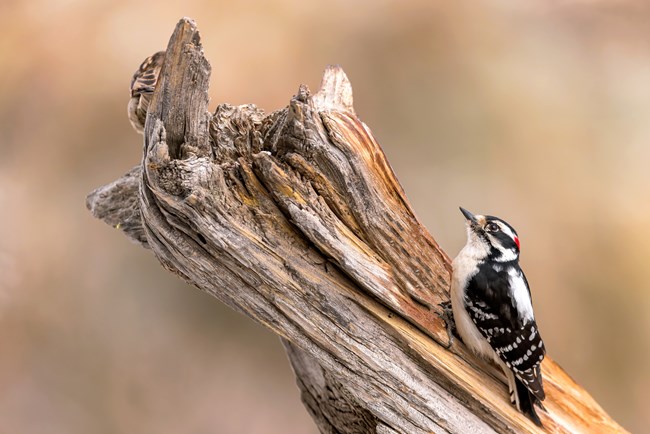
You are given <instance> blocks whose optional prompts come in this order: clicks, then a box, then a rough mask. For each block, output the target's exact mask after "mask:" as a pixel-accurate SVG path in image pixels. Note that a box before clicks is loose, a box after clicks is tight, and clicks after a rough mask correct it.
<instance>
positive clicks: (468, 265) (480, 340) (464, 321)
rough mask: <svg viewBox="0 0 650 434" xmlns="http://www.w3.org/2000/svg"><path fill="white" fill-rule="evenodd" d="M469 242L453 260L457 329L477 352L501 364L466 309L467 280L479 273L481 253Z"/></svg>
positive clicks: (453, 293) (453, 307)
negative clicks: (478, 262)
mask: <svg viewBox="0 0 650 434" xmlns="http://www.w3.org/2000/svg"><path fill="white" fill-rule="evenodd" d="M474 247H475V246H471V245H470V243H468V244H467V245H466V246H465V248H463V250H461V251H460V253H459V254H458V256H456V258H455V259H454V260H453V262H452V267H453V274H452V279H451V308H452V311H453V312H454V322H455V323H456V330H457V331H458V334H459V335H460V337H461V338H462V339H463V342H464V343H465V345H466V346H467V347H468V348H469V349H470V350H471V351H473V352H474V353H475V354H477V355H479V356H481V357H484V358H486V359H491V360H494V361H496V362H497V363H499V364H500V359H499V356H498V355H497V353H496V352H495V351H494V350H493V349H492V347H491V346H490V344H489V343H488V341H487V340H486V339H485V338H484V337H483V335H481V332H480V331H479V330H478V328H476V325H474V322H473V321H472V319H471V318H470V316H469V314H468V313H467V310H466V309H465V288H466V287H467V282H468V281H469V280H470V279H471V278H472V277H473V276H474V274H476V273H477V271H478V270H477V268H476V254H477V253H479V252H477V251H476V249H475V248H474Z"/></svg>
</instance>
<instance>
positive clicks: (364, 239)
mask: <svg viewBox="0 0 650 434" xmlns="http://www.w3.org/2000/svg"><path fill="white" fill-rule="evenodd" d="M209 77H210V65H209V63H208V62H207V60H206V59H205V57H204V56H203V52H202V48H201V44H200V38H199V33H198V31H197V28H196V26H195V24H194V22H193V21H191V20H189V19H183V20H181V21H180V22H179V23H178V25H177V27H176V30H175V31H174V34H173V35H172V37H171V39H170V41H169V45H168V47H167V55H166V59H165V63H164V65H163V68H162V72H161V77H160V80H159V82H158V85H157V88H156V91H155V93H154V96H153V100H152V102H151V106H150V108H149V112H148V116H147V121H146V126H145V136H144V145H145V146H144V158H143V160H142V163H141V165H138V166H137V167H135V168H133V169H132V170H131V171H130V172H129V173H127V174H126V175H124V176H123V177H122V178H120V179H118V180H117V181H115V182H113V183H112V184H109V185H107V186H104V187H101V188H99V189H98V190H96V191H94V192H93V193H91V194H90V195H89V196H88V199H87V204H88V208H89V209H90V210H91V212H92V213H93V214H94V215H95V216H96V217H98V218H100V219H102V220H104V221H105V222H107V223H109V224H111V225H113V226H115V227H119V228H120V229H121V230H122V231H123V232H124V233H125V234H126V235H127V236H128V237H130V238H131V239H133V240H134V241H136V242H138V243H140V244H141V245H143V246H144V247H147V248H149V249H151V250H152V251H153V253H154V254H155V255H156V257H157V258H158V259H159V260H160V262H161V264H162V265H163V266H164V267H165V268H166V269H168V270H170V271H172V272H173V273H175V274H177V275H179V276H181V277H182V278H183V279H185V280H186V281H187V282H189V283H191V284H192V285H194V286H196V287H197V288H199V289H201V290H203V291H205V292H207V293H209V294H211V295H213V296H214V297H216V298H218V299H219V300H221V301H222V302H224V303H226V304H227V305H228V306H230V307H232V308H233V309H235V310H237V311H240V312H242V313H244V314H246V315H248V316H249V317H251V318H253V319H254V320H255V321H258V322H260V323H261V324H264V325H265V326H267V327H269V328H270V329H271V330H273V331H274V332H275V333H277V334H278V335H280V336H281V337H282V338H283V341H284V343H285V347H286V350H287V353H288V355H289V359H290V361H291V363H292V365H293V367H294V371H295V373H296V377H297V381H298V385H299V387H300V389H301V391H302V399H303V402H304V403H305V405H306V407H307V409H308V410H309V412H310V413H311V415H312V416H313V418H314V420H315V422H316V424H317V425H318V427H319V429H320V430H321V432H324V433H373V432H377V433H395V432H399V433H430V432H436V433H441V432H454V433H483V432H495V431H497V432H537V431H539V429H538V428H537V427H536V426H535V425H533V423H532V422H530V421H529V420H528V419H527V418H526V417H524V416H523V415H521V414H520V413H518V412H517V411H516V410H515V409H514V408H513V407H512V406H511V405H510V403H509V401H508V393H507V388H506V386H505V384H504V383H503V382H502V378H501V376H500V374H499V373H498V372H497V371H496V370H495V369H494V368H493V367H491V366H488V365H485V364H482V363H481V362H479V361H477V360H476V359H475V358H474V357H472V356H471V355H469V354H467V353H466V352H465V350H464V347H463V346H462V344H461V343H456V344H454V345H453V346H452V348H451V349H450V350H447V349H445V347H446V346H447V344H448V339H447V334H446V331H445V325H444V322H443V321H442V320H440V319H439V317H438V315H437V313H438V312H439V310H440V309H439V307H438V304H439V303H441V302H443V301H446V300H448V288H449V280H450V262H449V258H448V256H447V255H446V254H445V253H444V252H443V251H442V250H441V249H440V247H438V245H437V244H436V242H435V241H434V239H433V238H432V237H431V235H430V234H429V233H428V232H427V230H426V229H425V228H424V227H423V226H422V225H421V224H420V223H419V222H418V220H417V218H416V217H415V215H414V213H413V210H412V209H411V206H410V205H409V203H408V200H407V199H406V197H405V195H404V191H403V190H402V188H401V186H400V185H399V183H398V181H397V179H396V178H395V175H394V173H393V171H392V169H391V167H390V165H389V164H388V162H387V161H386V157H385V156H384V153H383V152H382V150H381V148H380V147H379V145H378V144H377V142H376V141H375V140H374V138H373V136H372V134H371V132H370V129H369V128H368V127H367V126H366V125H365V124H363V123H362V122H361V121H360V120H359V119H358V118H357V117H356V115H355V112H354V108H353V105H352V88H351V86H350V83H349V81H348V79H347V77H346V76H345V74H344V73H343V71H342V70H341V69H340V68H339V67H329V68H328V69H327V70H326V71H325V74H324V77H323V82H322V85H321V89H320V90H319V91H318V93H316V94H313V95H312V94H311V93H310V91H309V90H308V89H307V87H305V86H301V87H300V88H299V89H298V93H297V94H296V95H295V96H294V97H293V98H292V99H291V101H290V103H289V105H288V107H286V108H284V109H282V110H278V111H275V112H273V113H270V114H265V113H264V112H263V111H262V110H260V109H258V108H257V107H255V106H254V105H244V106H239V107H233V106H230V105H227V104H221V105H219V106H218V107H217V109H216V111H215V113H214V114H210V113H209V112H208V93H207V89H208V82H209ZM543 371H544V378H545V385H546V390H547V396H548V398H547V400H546V401H545V406H546V409H547V410H548V412H540V415H541V418H542V422H543V423H544V425H545V428H546V430H548V431H549V432H623V430H622V428H621V427H619V426H618V425H617V424H616V422H614V421H613V420H612V419H611V418H610V417H609V416H608V415H607V414H606V413H605V412H604V411H603V410H602V409H601V408H600V407H599V406H598V404H597V403H596V402H595V401H594V400H593V399H592V398H591V396H589V394H588V393H587V392H585V391H584V390H583V389H582V388H581V387H580V386H579V385H577V384H576V383H575V382H573V381H572V380H571V379H570V378H569V377H568V376H567V375H566V374H565V373H564V372H563V370H562V369H561V368H560V367H559V366H558V365H557V364H555V363H554V362H553V361H552V360H551V359H550V358H549V357H547V358H546V359H545V361H544V364H543Z"/></svg>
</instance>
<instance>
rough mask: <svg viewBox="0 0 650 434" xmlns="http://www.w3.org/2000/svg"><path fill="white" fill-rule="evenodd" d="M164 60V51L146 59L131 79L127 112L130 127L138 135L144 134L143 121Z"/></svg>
mask: <svg viewBox="0 0 650 434" xmlns="http://www.w3.org/2000/svg"><path fill="white" fill-rule="evenodd" d="M164 60H165V52H164V51H159V52H157V53H155V54H153V55H151V56H149V57H147V58H146V59H144V61H143V62H142V64H141V65H140V67H139V68H138V70H137V71H135V73H134V74H133V78H132V79H131V99H130V100H129V105H128V107H127V110H128V114H129V121H131V125H132V126H133V128H134V129H135V130H136V131H137V132H139V133H143V132H144V121H145V120H146V119H147V110H149V104H150V103H151V97H152V96H153V92H154V90H156V84H157V83H158V77H159V76H160V69H161V68H162V64H163V61H164Z"/></svg>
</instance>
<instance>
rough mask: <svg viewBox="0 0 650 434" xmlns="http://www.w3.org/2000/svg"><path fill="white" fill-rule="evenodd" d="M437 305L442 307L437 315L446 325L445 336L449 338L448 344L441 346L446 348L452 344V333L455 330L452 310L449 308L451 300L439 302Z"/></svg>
mask: <svg viewBox="0 0 650 434" xmlns="http://www.w3.org/2000/svg"><path fill="white" fill-rule="evenodd" d="M438 306H440V307H441V308H442V312H438V316H439V317H440V318H441V319H442V320H443V321H444V322H445V326H446V327H447V337H448V338H449V344H447V345H443V347H445V349H446V350H448V349H449V348H451V346H452V345H453V344H454V333H455V332H456V323H455V322H454V312H453V311H452V309H451V301H445V302H443V303H440V304H439V305H438Z"/></svg>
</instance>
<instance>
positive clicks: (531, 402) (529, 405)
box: [515, 379, 544, 427]
mask: <svg viewBox="0 0 650 434" xmlns="http://www.w3.org/2000/svg"><path fill="white" fill-rule="evenodd" d="M515 383H516V385H517V395H518V397H519V410H520V411H521V412H522V413H524V414H525V415H526V416H528V418H529V419H530V420H532V421H533V422H534V423H535V425H537V426H539V427H543V425H542V421H541V420H540V419H539V416H538V415H537V411H536V410H535V405H538V406H539V407H540V408H541V409H542V410H544V406H543V405H542V402H541V401H540V400H539V399H538V398H537V397H536V396H535V395H534V394H533V393H532V392H531V391H530V390H528V388H527V387H526V386H525V385H524V383H522V382H521V381H519V380H518V379H517V380H515Z"/></svg>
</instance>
